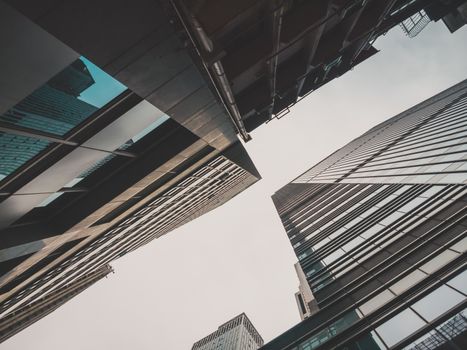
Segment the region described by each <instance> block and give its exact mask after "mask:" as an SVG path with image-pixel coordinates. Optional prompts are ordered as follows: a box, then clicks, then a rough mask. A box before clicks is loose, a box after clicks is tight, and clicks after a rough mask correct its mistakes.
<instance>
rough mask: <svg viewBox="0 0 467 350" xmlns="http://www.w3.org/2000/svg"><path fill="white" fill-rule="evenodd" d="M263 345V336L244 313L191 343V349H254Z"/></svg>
mask: <svg viewBox="0 0 467 350" xmlns="http://www.w3.org/2000/svg"><path fill="white" fill-rule="evenodd" d="M262 345H263V338H261V336H260V335H259V333H258V331H257V330H256V328H255V327H254V326H253V324H252V323H251V321H250V320H249V319H248V317H247V316H246V314H245V313H241V314H240V315H238V316H236V317H234V318H232V319H231V320H229V321H227V322H226V323H224V324H222V325H221V326H219V328H218V329H217V330H216V331H215V332H213V333H211V334H209V335H208V336H206V337H204V338H203V339H201V340H199V341H197V342H196V343H194V344H193V347H192V348H191V350H255V349H258V348H259V347H261V346H262Z"/></svg>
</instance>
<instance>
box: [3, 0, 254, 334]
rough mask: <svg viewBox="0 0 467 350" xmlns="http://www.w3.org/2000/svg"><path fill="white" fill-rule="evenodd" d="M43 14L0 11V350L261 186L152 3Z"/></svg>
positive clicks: (50, 8)
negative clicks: (145, 252) (120, 262)
mask: <svg viewBox="0 0 467 350" xmlns="http://www.w3.org/2000/svg"><path fill="white" fill-rule="evenodd" d="M43 5H44V6H40V7H37V2H35V1H25V2H21V4H20V3H18V2H11V6H10V5H8V4H7V3H6V2H5V1H2V0H0V48H2V49H3V50H2V54H1V55H0V76H1V79H0V80H1V82H0V342H1V341H3V340H5V339H7V338H8V337H10V336H12V335H14V334H15V333H17V332H19V331H20V330H22V329H23V328H25V327H27V326H28V325H30V324H31V323H33V322H35V321H37V320H39V319H40V318H41V317H43V316H45V315H47V314H48V313H50V312H52V311H53V310H55V309H56V308H57V307H59V306H60V305H62V304H63V303H65V302H67V301H68V300H70V299H71V298H72V297H73V296H74V295H76V294H77V293H79V292H80V291H82V290H83V289H85V288H87V287H88V286H90V285H92V284H93V283H95V282H98V281H99V280H101V277H103V276H104V275H106V274H107V273H108V271H110V268H109V266H108V263H111V262H112V261H114V260H115V259H118V258H119V257H121V256H123V255H125V254H127V253H128V252H131V251H133V250H135V249H137V248H138V247H140V246H142V245H144V244H146V243H148V242H150V241H152V240H154V239H156V238H159V237H161V236H163V235H164V234H166V233H168V232H170V231H172V230H173V229H175V228H177V227H179V226H180V225H183V224H184V223H186V222H188V221H190V220H192V219H195V218H196V217H198V216H200V215H202V214H204V213H206V212H208V211H210V210H212V209H214V208H216V207H217V206H219V205H222V204H223V203H225V202H226V201H228V200H229V199H231V198H232V197H234V196H235V195H237V194H238V193H240V192H242V191H243V190H245V189H246V188H248V187H249V186H250V185H252V184H253V183H255V182H256V181H258V180H259V179H260V175H259V174H258V172H257V170H256V168H255V166H254V164H253V163H252V161H251V159H250V158H249V156H248V154H247V153H246V151H245V149H244V147H243V146H242V145H241V143H240V141H239V140H238V137H237V135H236V131H235V125H234V124H233V123H232V122H231V120H230V117H229V115H228V112H227V110H226V108H225V106H224V105H223V104H222V102H221V101H220V100H219V99H218V98H216V95H215V94H216V90H215V88H214V87H213V86H212V85H211V82H210V80H209V78H207V77H206V76H205V75H204V74H203V73H201V72H200V68H199V66H198V61H197V59H196V58H195V56H193V55H192V52H191V48H189V47H187V46H186V45H185V42H184V39H183V38H180V37H179V36H178V34H179V30H178V29H177V28H176V27H175V26H174V25H173V23H171V22H173V21H172V20H171V18H169V17H168V16H167V13H166V11H165V9H164V7H163V6H161V4H160V2H158V1H144V0H143V1H139V0H137V1H135V2H132V4H131V6H128V2H126V1H103V2H99V3H96V2H91V1H82V2H81V1H80V2H67V3H66V4H65V3H63V4H61V5H60V4H57V3H53V4H52V3H49V4H43ZM110 8H111V9H112V14H111V15H110V14H109V16H107V17H106V16H104V17H105V20H103V15H102V14H103V13H108V10H109V9H110ZM83 23H86V26H85V27H86V30H83ZM5 48H6V49H5ZM135 288H137V287H135Z"/></svg>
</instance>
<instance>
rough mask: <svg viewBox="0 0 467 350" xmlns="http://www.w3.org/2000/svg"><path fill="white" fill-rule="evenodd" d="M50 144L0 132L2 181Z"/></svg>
mask: <svg viewBox="0 0 467 350" xmlns="http://www.w3.org/2000/svg"><path fill="white" fill-rule="evenodd" d="M49 144H50V142H48V141H45V140H40V139H36V138H33V137H27V136H22V135H15V134H10V133H5V132H0V181H1V180H2V179H4V178H5V177H7V176H8V175H10V174H11V173H13V172H14V171H16V169H18V168H19V167H20V166H22V165H23V164H25V163H26V162H27V161H28V160H30V159H32V158H33V157H34V156H36V155H38V154H39V153H40V152H41V151H42V150H44V149H45V148H46V147H47V146H48V145H49Z"/></svg>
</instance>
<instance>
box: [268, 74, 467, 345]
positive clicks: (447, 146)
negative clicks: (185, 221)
mask: <svg viewBox="0 0 467 350" xmlns="http://www.w3.org/2000/svg"><path fill="white" fill-rule="evenodd" d="M466 184H467V80H466V81H463V82H461V83H459V84H457V85H455V86H453V87H451V88H449V89H448V90H446V91H444V92H442V93H440V94H438V95H436V96H434V97H432V98H430V99H428V100H426V101H424V102H422V103H420V104H418V105H416V106H415V107H413V108H410V109H409V110H407V111H405V112H403V113H401V114H399V115H397V116H395V117H393V118H391V119H389V120H387V121H386V122H383V123H381V124H379V125H377V126H376V127H374V128H372V129H371V130H369V131H368V132H366V133H365V134H363V135H362V136H360V137H358V138H357V139H355V140H354V141H352V142H350V143H349V144H347V145H346V146H344V147H342V148H341V149H339V150H338V151H336V152H335V153H333V154H332V155H330V156H329V157H328V158H326V159H324V160H323V161H321V162H320V163H318V164H317V165H315V166H314V167H312V168H311V169H310V170H308V171H306V172H305V173H304V174H302V175H300V176H299V177H297V178H296V179H295V180H293V181H292V182H290V183H289V184H287V185H286V186H284V187H283V188H281V189H280V190H278V191H277V192H276V193H275V194H274V195H273V201H274V204H275V206H276V208H277V211H278V213H279V216H280V218H281V220H282V223H283V225H284V228H285V230H286V232H287V235H288V238H289V239H290V242H291V244H292V246H293V249H294V251H295V254H296V256H297V258H298V261H299V264H300V266H301V268H302V270H303V272H304V274H305V276H306V279H307V282H308V284H309V286H310V288H311V290H312V293H313V295H314V298H315V299H316V301H317V304H318V308H319V311H318V312H316V313H315V314H314V315H312V316H311V317H309V318H308V319H306V320H304V321H303V322H301V323H299V324H298V325H297V326H295V327H294V328H292V329H290V330H289V331H287V332H285V333H284V334H282V335H281V336H279V337H278V338H276V339H274V340H272V341H271V342H270V343H269V344H266V345H265V346H264V348H263V349H264V350H273V349H274V350H275V349H277V350H278V349H281V350H311V349H317V348H319V349H334V348H337V349H340V350H345V349H347V350H350V349H352V350H353V349H355V350H357V349H465V348H466V346H467V337H466V333H465V331H466V330H467V323H466V317H467V309H466V308H467V272H466V271H465V267H466V256H465V252H466V250H467V237H466V233H467V186H466Z"/></svg>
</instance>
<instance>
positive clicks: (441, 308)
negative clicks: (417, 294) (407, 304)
mask: <svg viewBox="0 0 467 350" xmlns="http://www.w3.org/2000/svg"><path fill="white" fill-rule="evenodd" d="M464 299H465V297H464V296H463V295H462V294H460V293H458V292H456V291H455V290H454V289H452V288H449V287H448V286H446V285H442V286H441V287H439V288H438V289H435V290H434V291H433V292H431V293H430V294H428V295H427V296H425V297H424V298H423V299H420V300H419V301H417V302H416V303H414V304H413V305H412V308H413V309H414V310H415V311H417V312H418V313H419V314H420V315H421V316H422V317H423V318H424V319H425V320H427V321H433V320H434V319H435V318H436V317H438V316H441V315H442V314H443V313H445V312H446V311H448V310H449V309H450V308H452V307H454V306H456V305H457V304H459V303H460V302H461V301H463V300H464Z"/></svg>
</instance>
